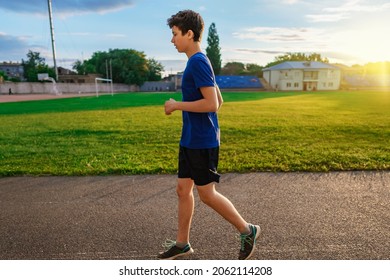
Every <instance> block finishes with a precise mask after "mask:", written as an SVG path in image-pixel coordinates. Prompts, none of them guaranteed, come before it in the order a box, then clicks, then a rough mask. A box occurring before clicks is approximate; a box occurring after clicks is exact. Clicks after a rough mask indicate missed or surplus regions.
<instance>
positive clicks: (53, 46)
mask: <svg viewBox="0 0 390 280" xmlns="http://www.w3.org/2000/svg"><path fill="white" fill-rule="evenodd" d="M47 5H48V7H49V21H50V34H51V47H52V50H53V61H54V72H55V75H56V76H55V80H56V81H58V69H57V62H56V47H55V41H54V27H53V18H52V9H51V0H47Z"/></svg>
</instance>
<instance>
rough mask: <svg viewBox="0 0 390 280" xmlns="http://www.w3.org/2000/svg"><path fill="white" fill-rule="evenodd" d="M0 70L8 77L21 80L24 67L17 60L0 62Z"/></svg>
mask: <svg viewBox="0 0 390 280" xmlns="http://www.w3.org/2000/svg"><path fill="white" fill-rule="evenodd" d="M0 71H1V72H4V73H5V74H6V75H7V77H8V78H9V79H16V80H19V81H23V79H24V69H23V65H22V64H21V63H17V62H2V63H1V62H0Z"/></svg>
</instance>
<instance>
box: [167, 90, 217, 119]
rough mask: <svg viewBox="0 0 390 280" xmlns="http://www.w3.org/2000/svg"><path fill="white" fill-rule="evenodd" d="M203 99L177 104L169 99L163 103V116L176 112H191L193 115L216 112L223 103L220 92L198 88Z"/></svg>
mask: <svg viewBox="0 0 390 280" xmlns="http://www.w3.org/2000/svg"><path fill="white" fill-rule="evenodd" d="M200 91H201V92H202V95H203V99H199V100H197V101H192V102H178V101H175V100H173V99H170V100H168V101H166V102H165V114H166V115H170V114H171V113H172V112H174V111H176V110H180V111H186V112H193V113H208V112H217V111H218V109H219V108H220V107H221V105H222V103H223V99H222V95H221V92H220V90H219V88H218V86H216V87H202V88H200Z"/></svg>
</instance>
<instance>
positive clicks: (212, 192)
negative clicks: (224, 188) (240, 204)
mask: <svg viewBox="0 0 390 280" xmlns="http://www.w3.org/2000/svg"><path fill="white" fill-rule="evenodd" d="M196 188H197V190H198V193H199V197H200V199H201V200H202V202H204V203H205V204H206V205H208V206H210V207H211V208H212V209H214V210H215V211H216V212H217V213H218V214H220V215H221V216H222V217H223V218H224V219H226V220H227V221H228V222H230V223H231V224H232V225H233V226H235V227H236V228H237V230H238V231H239V232H240V233H249V227H248V226H249V225H248V223H247V222H246V221H245V220H244V219H243V218H242V217H241V215H240V214H239V213H238V211H237V209H236V208H235V207H234V205H233V203H231V201H230V200H229V199H227V198H226V197H225V196H223V195H222V194H220V193H219V192H217V191H216V189H215V184H214V183H210V184H208V185H205V186H196Z"/></svg>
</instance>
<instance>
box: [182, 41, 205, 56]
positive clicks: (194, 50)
mask: <svg viewBox="0 0 390 280" xmlns="http://www.w3.org/2000/svg"><path fill="white" fill-rule="evenodd" d="M198 52H202V48H201V47H200V42H194V44H193V45H192V46H191V47H190V48H189V49H188V50H187V51H186V55H187V57H188V59H190V57H191V56H193V55H194V54H196V53H198Z"/></svg>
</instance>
